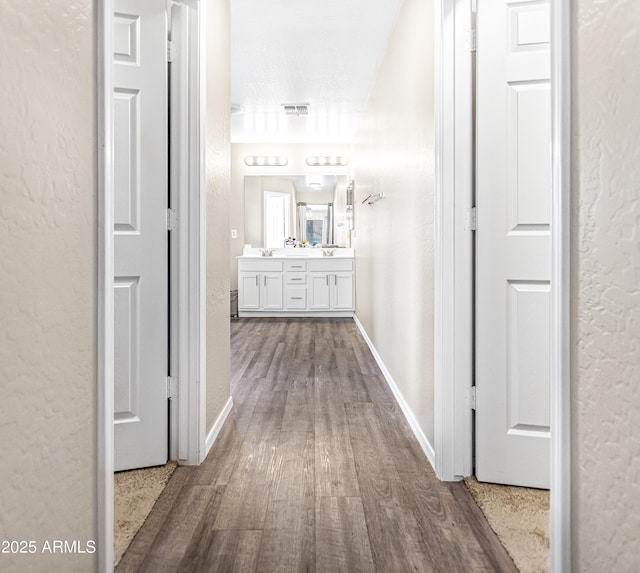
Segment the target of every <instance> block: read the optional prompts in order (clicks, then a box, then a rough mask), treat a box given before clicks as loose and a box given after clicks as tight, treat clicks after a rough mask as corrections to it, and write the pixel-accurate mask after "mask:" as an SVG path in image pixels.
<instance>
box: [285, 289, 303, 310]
mask: <svg viewBox="0 0 640 573" xmlns="http://www.w3.org/2000/svg"><path fill="white" fill-rule="evenodd" d="M284 304H285V308H289V309H305V308H307V289H306V288H304V287H301V288H296V287H287V288H286V289H285V295H284Z"/></svg>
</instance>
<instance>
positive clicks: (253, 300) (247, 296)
mask: <svg viewBox="0 0 640 573" xmlns="http://www.w3.org/2000/svg"><path fill="white" fill-rule="evenodd" d="M259 281H260V275H259V274H258V273H240V280H239V281H238V308H241V309H247V310H249V309H258V308H260V282H259Z"/></svg>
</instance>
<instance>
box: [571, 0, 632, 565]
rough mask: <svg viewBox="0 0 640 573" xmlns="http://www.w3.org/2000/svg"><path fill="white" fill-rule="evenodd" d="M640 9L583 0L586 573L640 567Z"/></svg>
mask: <svg viewBox="0 0 640 573" xmlns="http://www.w3.org/2000/svg"><path fill="white" fill-rule="evenodd" d="M639 24H640V2H638V1H637V0H617V1H616V2H604V1H602V0H576V1H575V2H574V18H573V27H574V46H573V47H574V50H573V82H574V86H573V90H574V92H573V100H572V103H573V121H574V133H573V145H574V156H573V161H574V163H573V223H574V231H573V236H572V241H573V248H572V257H573V265H572V281H573V287H572V298H573V301H574V303H573V309H572V310H573V321H572V328H573V339H574V345H573V389H572V391H573V405H572V407H573V431H572V438H573V460H572V466H573V503H574V511H575V514H574V518H573V523H574V525H575V527H574V531H573V535H574V549H575V563H574V565H575V570H576V571H593V572H601V571H619V572H623V571H624V572H627V571H629V572H630V571H638V570H639V568H640V536H639V532H640V106H639V103H638V96H639V94H640V67H639V66H638V62H639V61H640V26H639Z"/></svg>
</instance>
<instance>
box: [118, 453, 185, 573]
mask: <svg viewBox="0 0 640 573" xmlns="http://www.w3.org/2000/svg"><path fill="white" fill-rule="evenodd" d="M175 469H176V463H175V462H169V463H168V464H166V465H164V466H158V467H155V468H145V469H143V470H132V471H128V472H118V473H116V474H114V498H115V503H114V525H115V531H114V558H113V561H114V565H117V564H118V563H119V562H120V559H121V558H122V556H123V555H124V552H125V551H126V550H127V548H128V547H129V544H130V543H131V541H132V540H133V538H134V537H135V535H136V533H138V530H139V529H140V527H142V524H143V523H144V520H145V519H147V516H148V515H149V512H150V511H151V508H152V507H153V505H154V504H155V502H156V500H157V499H158V497H159V496H160V494H161V493H162V490H163V489H164V487H165V486H166V485H167V482H168V481H169V478H170V477H171V474H173V472H174V471H175Z"/></svg>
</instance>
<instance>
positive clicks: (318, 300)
mask: <svg viewBox="0 0 640 573" xmlns="http://www.w3.org/2000/svg"><path fill="white" fill-rule="evenodd" d="M309 308H310V309H314V310H318V309H325V310H326V309H328V308H329V275H328V274H312V275H311V301H310V304H309Z"/></svg>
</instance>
